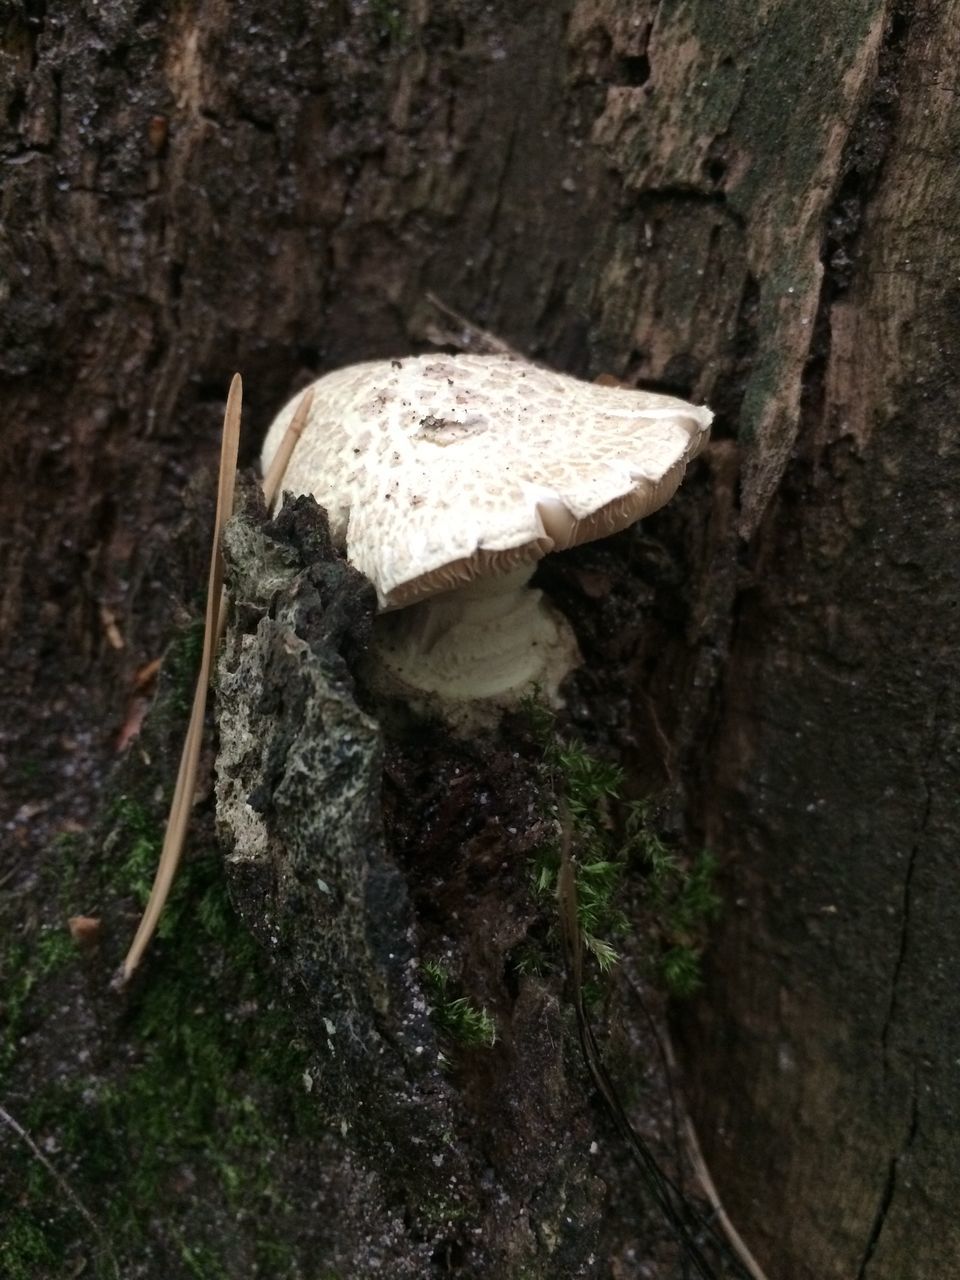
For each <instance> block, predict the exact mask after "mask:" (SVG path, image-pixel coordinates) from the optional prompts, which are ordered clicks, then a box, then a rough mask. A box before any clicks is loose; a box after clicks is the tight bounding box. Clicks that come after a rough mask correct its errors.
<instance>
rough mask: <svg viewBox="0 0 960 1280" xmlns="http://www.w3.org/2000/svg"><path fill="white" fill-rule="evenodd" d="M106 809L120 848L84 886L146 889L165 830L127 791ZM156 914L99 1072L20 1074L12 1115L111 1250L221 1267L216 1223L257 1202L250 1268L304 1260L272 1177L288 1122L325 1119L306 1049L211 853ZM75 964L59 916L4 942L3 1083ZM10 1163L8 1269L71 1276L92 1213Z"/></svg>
mask: <svg viewBox="0 0 960 1280" xmlns="http://www.w3.org/2000/svg"><path fill="white" fill-rule="evenodd" d="M114 813H115V816H116V820H117V824H118V826H117V834H116V836H115V840H116V849H117V850H118V851H119V853H120V856H119V857H118V858H116V859H115V860H113V862H112V865H111V863H110V861H109V860H107V859H101V860H100V861H99V864H98V868H99V870H100V871H102V880H101V883H100V884H99V886H98V888H97V891H96V893H95V894H94V892H93V890H92V887H91V885H90V884H89V883H88V884H87V887H86V892H85V894H84V898H83V900H90V898H91V896H93V897H94V898H95V899H96V900H99V901H101V902H106V903H107V904H109V903H111V902H115V903H119V901H121V900H122V899H123V898H129V897H130V896H131V895H133V896H134V897H135V898H136V899H137V900H138V902H142V901H144V899H145V895H146V893H147V892H148V889H149V884H150V881H151V880H152V877H153V871H154V869H155V865H156V855H157V852H158V849H159V843H160V831H159V828H158V826H157V824H156V822H155V820H154V819H153V818H152V816H151V815H150V814H149V813H148V811H147V810H146V809H145V808H144V807H143V806H142V805H140V804H139V803H138V802H136V801H134V800H133V799H132V798H130V797H128V796H124V797H121V798H120V799H119V800H118V801H117V802H116V804H115V806H114ZM77 906H78V903H74V904H73V908H74V910H76V909H77ZM107 914H108V915H112V914H114V912H113V911H111V910H110V909H109V907H108V910H107ZM164 924H165V927H164V929H163V931H162V932H163V933H164V934H165V935H166V936H167V938H168V942H167V943H166V945H163V944H162V943H161V944H160V945H158V946H157V947H155V949H154V950H153V952H152V953H151V957H150V961H149V965H148V966H145V971H144V972H143V974H142V975H141V978H140V986H139V988H138V990H137V992H136V994H135V995H134V996H133V997H132V998H131V1004H130V1007H129V1009H128V1012H127V1014H126V1015H125V1019H124V1022H123V1024H122V1025H121V1026H120V1027H119V1028H115V1029H114V1032H113V1035H112V1037H111V1038H110V1043H111V1052H112V1055H113V1060H112V1061H110V1062H107V1063H100V1064H98V1071H97V1073H96V1074H95V1075H94V1076H92V1077H91V1076H89V1075H88V1074H87V1073H85V1072H77V1073H75V1074H71V1073H70V1072H69V1071H58V1072H57V1073H56V1074H55V1075H54V1076H52V1077H48V1078H47V1079H46V1080H44V1081H43V1082H42V1083H38V1084H36V1086H33V1085H29V1086H27V1087H28V1097H27V1101H26V1102H23V1101H21V1103H20V1104H19V1111H18V1118H19V1119H20V1120H21V1123H23V1124H24V1126H25V1128H26V1129H27V1131H28V1132H29V1133H30V1134H31V1135H33V1136H34V1138H35V1140H37V1141H39V1142H41V1145H43V1144H44V1142H45V1141H49V1142H50V1143H51V1149H52V1150H53V1151H54V1153H55V1154H54V1156H53V1159H54V1163H55V1165H56V1167H57V1168H58V1170H60V1171H62V1172H63V1174H64V1176H66V1177H67V1180H68V1182H69V1183H70V1185H71V1186H72V1187H73V1189H74V1190H75V1192H76V1194H77V1196H78V1197H79V1199H80V1201H81V1202H82V1203H83V1204H85V1205H86V1206H87V1207H88V1208H89V1209H90V1210H91V1211H92V1212H93V1214H94V1217H95V1219H96V1220H97V1221H98V1223H99V1224H100V1226H101V1229H102V1230H103V1232H104V1234H105V1236H106V1237H107V1238H108V1239H109V1240H110V1241H111V1244H112V1246H113V1248H114V1249H115V1251H116V1253H117V1255H118V1256H119V1257H120V1258H121V1259H124V1258H125V1259H131V1258H134V1257H142V1256H143V1254H144V1253H145V1252H146V1251H150V1252H152V1253H156V1251H157V1249H158V1248H159V1249H160V1250H161V1255H163V1254H166V1255H168V1256H169V1257H170V1258H171V1259H176V1260H177V1261H178V1264H179V1265H178V1270H177V1272H176V1273H177V1274H187V1275H196V1276H202V1277H204V1280H215V1278H216V1277H219V1276H224V1277H227V1276H230V1275H232V1274H235V1271H234V1269H233V1267H232V1264H231V1260H230V1249H231V1248H232V1247H234V1246H233V1242H232V1240H231V1239H230V1236H231V1233H230V1232H224V1231H223V1230H222V1229H219V1230H218V1229H216V1223H217V1222H218V1221H220V1222H222V1221H233V1220H234V1219H240V1218H243V1217H244V1216H250V1217H253V1216H254V1215H261V1216H260V1221H261V1222H264V1221H268V1222H269V1223H270V1224H271V1225H270V1227H269V1228H265V1229H263V1230H261V1231H260V1232H259V1233H258V1234H259V1236H260V1237H262V1238H259V1239H256V1240H255V1241H253V1242H252V1244H251V1242H250V1241H249V1240H248V1241H247V1245H246V1247H247V1250H248V1254H249V1252H250V1251H251V1250H252V1252H253V1253H254V1254H255V1256H256V1260H257V1266H258V1268H260V1271H259V1273H260V1274H270V1275H295V1274H300V1272H299V1270H298V1269H297V1267H296V1266H295V1263H296V1257H295V1253H296V1247H295V1245H293V1244H292V1243H288V1242H287V1241H290V1240H292V1239H295V1238H296V1233H293V1232H289V1231H285V1229H284V1224H283V1219H284V1217H285V1216H286V1215H287V1214H288V1213H289V1212H290V1211H291V1206H290V1204H289V1203H288V1191H289V1188H286V1187H285V1186H283V1185H280V1184H279V1183H278V1182H277V1180H276V1178H275V1175H274V1171H273V1159H272V1157H273V1153H274V1152H276V1151H278V1150H282V1149H283V1147H284V1146H285V1145H286V1143H287V1141H288V1138H289V1134H290V1133H291V1132H296V1134H297V1137H298V1138H302V1137H303V1136H304V1135H305V1134H310V1133H313V1132H316V1133H317V1134H319V1120H318V1119H317V1118H316V1116H315V1114H314V1109H313V1108H312V1107H311V1106H310V1105H309V1103H308V1101H307V1098H306V1094H305V1090H304V1087H303V1075H304V1071H305V1069H306V1065H307V1046H306V1044H305V1043H304V1042H303V1041H302V1039H301V1038H300V1036H299V1034H298V1031H297V1028H296V1026H295V1024H294V1023H293V1022H292V1020H291V1017H290V1015H289V1014H288V1013H287V1011H286V1009H285V1008H284V1007H283V1006H282V1005H281V1004H280V1002H279V1001H278V1000H277V996H276V990H275V984H274V982H273V980H272V977H271V975H270V971H269V968H268V967H267V966H266V965H265V962H264V957H263V955H262V953H260V951H259V949H258V948H257V946H256V944H255V943H254V942H253V940H252V939H251V937H250V935H249V934H248V933H247V931H246V930H245V929H244V928H243V927H242V926H241V925H240V924H239V923H238V921H237V920H236V919H235V917H234V914H233V911H232V908H231V906H230V902H229V900H228V896H227V889H226V883H225V878H224V873H223V867H222V862H221V859H220V857H219V856H218V855H217V854H215V853H212V852H207V853H202V854H200V855H199V856H195V857H193V858H192V859H189V860H188V862H187V864H186V866H185V868H184V870H183V872H182V874H181V877H180V880H179V883H178V887H177V891H176V892H175V894H174V895H173V898H172V900H171V902H170V904H169V906H168V909H167V911H166V913H165V922H164ZM79 964H80V957H79V953H78V951H77V949H76V948H75V947H74V945H73V943H72V941H71V939H70V936H69V933H68V932H67V930H66V929H63V930H53V929H51V930H41V931H40V932H39V933H38V934H37V935H36V936H35V937H33V938H32V939H30V940H25V941H23V942H21V943H19V944H18V945H17V946H16V947H15V948H12V949H11V950H10V951H9V952H8V954H7V956H6V957H5V960H4V970H5V972H6V977H5V980H4V992H5V1013H6V1017H5V1036H4V1040H3V1042H2V1044H0V1084H3V1085H5V1086H7V1085H9V1084H10V1083H11V1081H12V1082H13V1083H14V1084H15V1085H17V1086H18V1091H19V1092H20V1094H21V1095H23V1094H24V1090H25V1085H24V1083H23V1082H22V1081H21V1082H17V1081H16V1078H15V1077H16V1070H15V1059H16V1056H17V1053H16V1051H17V1047H18V1043H19V1040H20V1036H21V1034H22V1031H23V1027H24V1024H25V1020H27V1018H28V1014H29V1020H30V1021H31V1022H32V1023H33V1024H34V1025H38V1024H40V1023H42V1019H43V1015H44V1014H45V1013H48V1012H49V1011H50V1010H49V1006H50V1004H51V1002H52V999H53V996H54V987H55V985H56V983H58V982H63V981H65V980H69V974H70V970H71V969H72V968H74V967H75V966H78V965H79ZM101 979H102V981H103V986H104V987H105V986H106V980H105V976H104V975H101ZM21 1162H22V1163H21ZM14 1163H15V1166H16V1165H18V1164H19V1167H20V1174H19V1175H17V1174H16V1168H15V1169H14V1177H15V1188H16V1190H15V1194H13V1195H12V1196H11V1197H10V1202H9V1203H8V1204H7V1205H6V1206H3V1207H2V1208H0V1220H3V1221H4V1223H5V1226H4V1231H3V1235H2V1236H0V1240H2V1244H0V1259H2V1265H0V1273H2V1274H3V1275H4V1276H6V1275H10V1276H12V1277H19V1276H21V1275H22V1276H31V1277H42V1276H45V1275H50V1276H53V1275H60V1274H67V1265H68V1262H70V1261H71V1260H72V1259H73V1258H75V1257H76V1254H77V1249H78V1247H79V1245H80V1243H81V1242H85V1243H86V1246H87V1247H89V1248H95V1246H96V1242H95V1241H93V1242H91V1241H90V1240H89V1235H90V1229H89V1225H88V1224H86V1223H85V1222H84V1221H83V1220H82V1219H81V1218H80V1216H79V1215H78V1214H77V1212H76V1211H75V1210H74V1209H73V1208H72V1207H71V1206H70V1204H69V1203H68V1202H65V1201H64V1199H63V1197H62V1196H61V1194H60V1190H59V1188H58V1187H57V1185H56V1184H55V1182H54V1181H53V1179H52V1178H51V1176H50V1174H49V1172H48V1170H46V1169H45V1168H44V1166H43V1165H42V1164H41V1163H40V1162H39V1161H37V1160H36V1159H34V1158H32V1157H31V1156H30V1154H29V1152H28V1151H27V1149H26V1148H25V1147H24V1148H23V1149H22V1151H17V1152H15V1153H14ZM0 1190H2V1188H0ZM2 1198H3V1197H2V1196H0V1200H2ZM193 1206H197V1209H195V1208H194V1207H193ZM211 1207H213V1211H212V1212H211ZM265 1209H266V1210H268V1211H267V1212H266V1214H264V1210H265ZM221 1214H222V1215H224V1216H222V1217H219V1218H218V1215H221ZM96 1274H102V1275H104V1276H106V1275H113V1274H114V1271H113V1265H112V1262H110V1260H109V1259H108V1258H104V1257H101V1260H100V1270H99V1271H98V1272H97V1273H96Z"/></svg>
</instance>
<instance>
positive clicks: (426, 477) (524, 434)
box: [262, 355, 713, 722]
mask: <svg viewBox="0 0 960 1280" xmlns="http://www.w3.org/2000/svg"><path fill="white" fill-rule="evenodd" d="M312 390H313V404H312V408H311V410H310V413H309V416H308V419H307V423H306V426H305V428H304V431H303V434H302V436H301V438H300V439H299V441H298V442H297V444H296V446H295V448H294V451H293V454H292V457H291V458H290V461H289V463H288V464H287V467H286V470H285V472H284V476H283V480H282V488H283V489H284V490H287V491H291V492H293V493H298V494H300V493H308V494H312V495H313V496H314V497H315V498H316V500H317V501H318V502H319V503H320V504H321V505H322V506H323V507H325V508H326V511H327V514H328V516H329V518H330V529H331V533H332V536H333V539H334V542H335V544H336V545H338V546H339V547H340V548H341V549H342V550H343V551H344V552H345V554H346V556H347V559H348V560H349V561H350V563H351V564H353V565H354V566H355V567H356V568H357V569H359V570H360V571H361V572H362V573H363V574H365V575H366V577H367V578H369V579H370V581H371V582H372V583H373V585H374V587H375V588H376V591H377V597H378V599H379V602H380V609H381V613H380V616H379V618H378V620H377V629H376V642H375V648H376V652H375V655H374V666H375V668H376V677H375V679H376V682H377V683H378V684H379V685H380V686H381V687H382V688H385V689H390V688H392V689H393V690H394V691H395V692H402V693H405V694H406V695H407V696H408V697H410V698H412V699H413V700H414V701H419V702H421V703H427V704H432V705H433V706H434V707H435V708H437V709H440V710H442V711H443V713H444V714H445V715H446V716H447V717H448V718H452V719H454V720H456V719H458V718H459V719H463V718H464V717H465V716H469V718H471V719H472V720H473V721H474V722H476V720H477V718H478V716H479V717H480V718H481V719H484V718H486V719H488V720H489V719H491V718H494V717H495V716H496V715H498V714H499V713H500V711H501V710H502V709H503V708H505V707H507V706H509V705H513V704H515V703H516V702H518V701H519V700H520V699H521V698H522V697H523V696H524V695H525V694H527V693H529V692H530V690H531V689H532V688H535V687H536V688H539V689H540V691H541V694H542V695H543V696H544V697H546V698H547V699H549V700H550V701H553V702H556V701H558V697H559V695H558V690H559V686H560V683H561V681H562V680H563V679H564V677H565V676H567V675H568V674H569V672H570V671H571V670H572V669H573V668H574V667H575V666H576V665H577V663H578V662H579V652H578V649H577V643H576V640H575V638H574V635H573V631H572V629H571V627H570V624H569V623H568V622H567V620H566V619H565V618H564V617H563V616H562V615H561V614H560V613H559V612H558V611H557V610H556V609H555V608H554V607H553V606H552V605H551V604H550V603H549V602H548V601H547V600H546V599H544V597H543V594H542V592H540V591H537V590H535V589H533V588H531V587H529V586H528V582H529V580H530V577H531V576H532V574H533V571H534V569H535V567H536V564H537V561H539V560H540V559H541V558H542V557H543V556H545V555H547V554H548V552H551V551H563V550H565V549H566V548H568V547H573V546H576V545H577V544H578V543H581V542H589V541H591V540H592V539H594V538H602V537H606V536H607V535H608V534H611V533H616V532H618V531H619V530H621V529H624V528H626V527H627V526H628V525H630V524H633V523H634V521H636V520H640V519H642V518H643V517H644V516H646V515H649V514H650V513H651V512H652V511H656V510H657V508H658V507H661V506H663V504H664V503H665V502H667V501H668V500H669V499H670V498H671V497H672V496H673V494H674V492H675V491H676V489H677V486H678V485H679V484H680V481H681V480H682V479H683V474H684V471H685V469H686V466H687V463H688V462H689V461H690V459H691V458H693V457H694V456H695V455H696V454H697V452H698V451H699V450H700V448H701V447H702V446H703V444H704V443H705V441H706V439H707V437H708V434H709V428H710V422H711V420H712V417H713V415H712V414H711V412H710V410H709V409H707V408H704V407H697V406H695V405H691V404H687V403H686V402H685V401H683V400H679V399H675V398H674V397H672V396H662V395H655V394H653V393H651V392H646V391H635V390H632V389H627V388H623V387H619V386H615V387H611V386H599V385H597V384H595V383H585V382H580V381H578V380H577V379H575V378H572V377H569V376H567V375H565V374H560V373H554V372H551V371H550V370H548V369H543V368H540V367H539V366H537V365H533V364H529V363H527V362H526V361H524V360H520V359H518V358H516V357H513V356H509V355H482V356H481V355H456V356H450V355H430V356H418V357H410V358H407V359H404V360H381V361H373V362H370V363H367V364H359V365H352V366H350V367H349V368H346V369H340V370H338V371H337V372H335V373H330V374H327V375H326V377H324V378H321V379H320V380H319V381H318V382H316V383H315V384H314V385H313V388H312ZM295 405H296V401H293V402H291V403H290V404H289V405H287V407H286V408H285V409H284V410H283V411H282V412H281V413H280V415H279V416H278V417H277V419H276V420H275V421H274V423H273V425H272V426H271V428H270V430H269V432H268V434H267V439H266V442H265V444H264V448H263V455H262V463H263V467H264V470H266V469H267V468H268V467H269V466H270V464H271V462H272V460H273V458H274V455H275V453H276V451H277V450H278V448H279V447H280V444H281V441H282V440H283V438H284V436H285V433H286V430H287V427H288V425H289V423H290V421H291V419H292V417H293V413H294V409H295Z"/></svg>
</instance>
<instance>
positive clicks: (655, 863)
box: [626, 801, 722, 998]
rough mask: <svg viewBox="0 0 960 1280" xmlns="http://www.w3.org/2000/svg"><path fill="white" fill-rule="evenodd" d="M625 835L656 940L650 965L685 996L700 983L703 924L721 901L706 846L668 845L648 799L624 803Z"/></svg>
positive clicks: (669, 987)
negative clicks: (691, 849)
mask: <svg viewBox="0 0 960 1280" xmlns="http://www.w3.org/2000/svg"><path fill="white" fill-rule="evenodd" d="M626 836H627V847H628V849H629V851H630V856H631V857H632V858H634V859H636V860H637V861H639V862H640V864H641V865H642V866H643V868H644V870H645V872H646V896H647V901H648V903H649V905H650V907H651V910H652V912H653V920H654V926H655V932H656V937H657V943H658V951H657V956H656V967H657V969H658V971H659V973H660V975H661V977H662V979H663V981H664V983H665V984H666V987H667V990H668V991H669V992H670V994H671V995H673V996H677V997H679V998H684V997H687V996H691V995H693V994H694V993H695V992H696V991H698V990H699V989H700V987H701V986H702V976H701V970H700V957H701V955H702V952H703V947H704V944H705V942H706V934H707V926H708V925H709V923H710V922H711V921H712V920H714V919H715V918H716V917H717V915H718V914H719V912H720V908H721V905H722V904H721V899H720V896H719V894H718V893H717V891H716V888H715V880H716V872H717V862H716V859H715V858H714V857H713V855H712V854H711V853H709V852H707V851H706V850H703V851H702V852H701V853H699V854H698V855H697V856H696V857H693V858H689V857H684V856H682V855H681V854H680V853H679V852H678V851H676V850H674V849H671V848H670V847H669V846H668V845H667V844H666V843H665V842H664V840H663V838H662V837H661V835H660V833H659V832H658V831H657V829H656V825H655V823H654V820H653V808H652V805H651V804H650V802H649V801H643V802H639V803H636V804H633V805H631V806H630V808H629V812H628V817H627V823H626Z"/></svg>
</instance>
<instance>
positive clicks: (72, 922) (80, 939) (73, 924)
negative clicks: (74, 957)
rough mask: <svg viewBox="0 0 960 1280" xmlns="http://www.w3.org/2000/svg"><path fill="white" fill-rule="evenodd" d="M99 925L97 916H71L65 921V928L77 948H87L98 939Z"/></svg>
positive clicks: (99, 921) (100, 922)
mask: <svg viewBox="0 0 960 1280" xmlns="http://www.w3.org/2000/svg"><path fill="white" fill-rule="evenodd" d="M101 924H102V921H101V919H100V917H99V916H71V917H70V919H69V920H68V921H67V928H68V929H69V930H70V937H71V938H72V939H73V940H74V942H75V943H76V944H77V945H78V946H80V947H88V946H90V944H91V943H93V942H96V940H97V938H98V937H99V935H100V926H101Z"/></svg>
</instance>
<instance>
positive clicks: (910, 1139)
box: [855, 1072, 920, 1280]
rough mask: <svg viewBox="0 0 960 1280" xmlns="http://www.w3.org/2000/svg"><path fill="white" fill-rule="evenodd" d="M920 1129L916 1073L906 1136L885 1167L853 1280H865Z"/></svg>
mask: <svg viewBox="0 0 960 1280" xmlns="http://www.w3.org/2000/svg"><path fill="white" fill-rule="evenodd" d="M919 1128H920V1115H919V1109H918V1106H917V1077H916V1072H914V1076H913V1088H912V1089H911V1092H910V1124H909V1126H908V1128H907V1135H906V1138H905V1139H904V1141H903V1145H902V1146H901V1147H900V1149H899V1151H897V1152H896V1153H895V1154H894V1155H892V1156H891V1157H890V1163H889V1165H888V1166H887V1176H886V1179H885V1181H884V1184H883V1190H882V1192H881V1193H880V1203H879V1205H878V1206H877V1212H876V1214H875V1215H874V1219H873V1226H872V1227H871V1228H870V1235H869V1236H868V1237H867V1243H866V1247H865V1248H864V1251H863V1257H862V1258H861V1259H860V1265H859V1267H858V1268H857V1274H856V1277H855V1280H867V1267H868V1266H869V1265H870V1259H871V1258H872V1257H873V1255H874V1253H876V1250H877V1246H878V1245H879V1243H880V1237H881V1236H882V1235H883V1229H884V1227H885V1226H886V1222H887V1217H888V1216H889V1213H890V1207H891V1205H892V1204H893V1199H894V1196H895V1195H896V1193H897V1172H898V1170H899V1166H900V1161H901V1160H902V1159H903V1158H904V1156H906V1155H907V1154H909V1151H910V1148H911V1147H912V1146H913V1144H914V1142H915V1140H916V1137H917V1133H918V1131H919Z"/></svg>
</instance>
